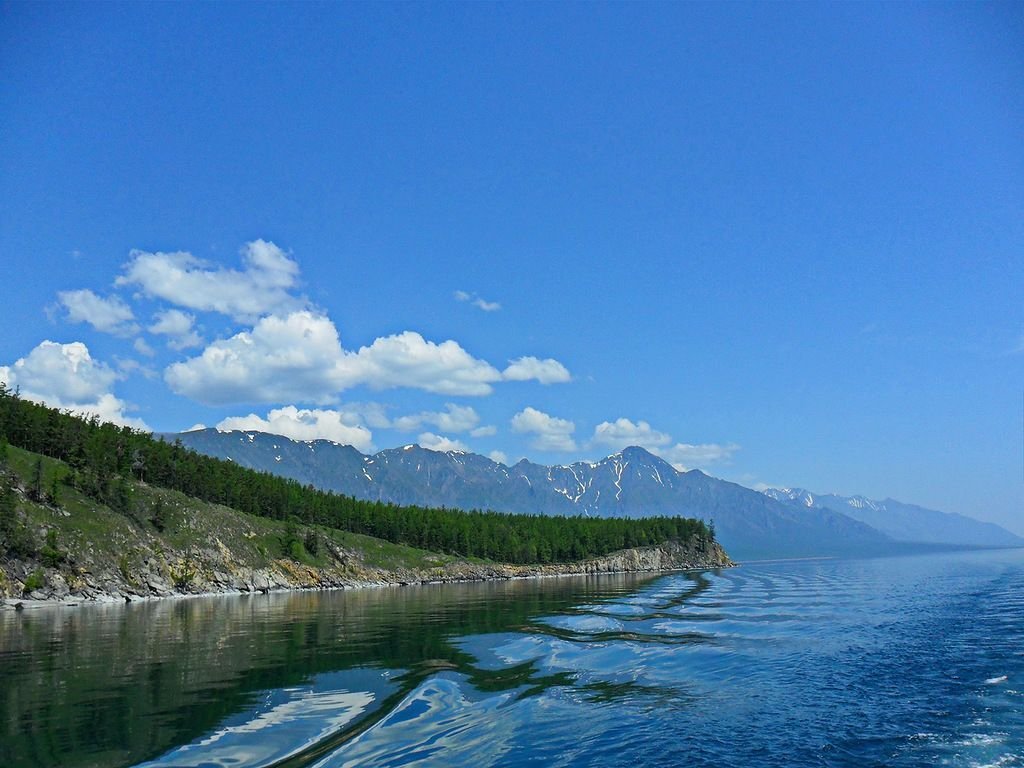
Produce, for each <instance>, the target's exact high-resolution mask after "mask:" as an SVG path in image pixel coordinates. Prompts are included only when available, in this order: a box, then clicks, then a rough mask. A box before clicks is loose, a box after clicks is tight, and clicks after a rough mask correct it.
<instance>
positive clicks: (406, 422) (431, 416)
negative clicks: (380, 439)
mask: <svg viewBox="0 0 1024 768" xmlns="http://www.w3.org/2000/svg"><path fill="white" fill-rule="evenodd" d="M479 423H480V417H479V416H478V415H477V412H476V411H475V410H473V408H472V407H471V406H468V405H465V406H462V405H455V404H454V403H446V404H445V407H444V410H443V411H421V412H420V413H416V414H413V415H410V416H400V417H398V418H397V419H395V420H394V421H392V422H391V427H392V428H393V429H397V430H400V431H402V432H415V431H417V430H418V429H420V428H422V427H423V426H424V425H425V424H431V425H433V426H435V427H437V428H438V429H440V430H441V431H442V432H467V431H469V430H471V429H473V428H474V427H476V425H477V424H479ZM474 432H475V430H474Z"/></svg>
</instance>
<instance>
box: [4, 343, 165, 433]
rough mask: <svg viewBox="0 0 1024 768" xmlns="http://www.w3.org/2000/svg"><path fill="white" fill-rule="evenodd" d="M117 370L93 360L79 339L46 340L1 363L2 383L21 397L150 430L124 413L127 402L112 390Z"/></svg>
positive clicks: (141, 422) (103, 419)
mask: <svg viewBox="0 0 1024 768" xmlns="http://www.w3.org/2000/svg"><path fill="white" fill-rule="evenodd" d="M116 379H117V373H115V372H114V371H113V370H112V369H111V368H110V367H109V366H107V365H105V364H104V363H102V362H100V361H98V360H94V359H93V358H92V356H91V355H90V354H89V348H88V347H86V345H85V344H83V343H82V342H80V341H74V342H71V343H70V344H59V343H57V342H55V341H43V342H41V343H40V344H39V345H38V346H37V347H36V348H35V349H33V350H32V351H31V352H30V353H29V354H28V355H27V356H25V357H23V358H21V359H19V360H18V361H17V362H15V363H14V364H13V365H9V366H6V365H5V366H0V382H3V383H4V384H6V385H7V386H8V387H9V388H11V389H14V388H18V389H19V390H20V392H21V396H22V397H24V398H26V399H28V400H34V401H36V402H40V403H46V404H47V405H49V406H52V407H54V408H60V409H66V410H70V411H73V412H75V413H80V414H84V415H88V416H98V417H99V418H100V419H101V420H102V421H109V422H113V423H114V424H119V425H122V426H129V427H134V428H135V429H148V427H147V426H146V424H145V422H143V421H142V420H141V419H136V418H130V417H128V416H127V415H126V414H125V411H126V410H128V405H127V403H125V402H124V401H123V400H120V399H118V398H117V397H115V396H114V394H113V393H112V392H111V391H110V388H111V387H112V386H113V383H114V381H115V380H116Z"/></svg>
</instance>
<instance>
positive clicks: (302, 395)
mask: <svg viewBox="0 0 1024 768" xmlns="http://www.w3.org/2000/svg"><path fill="white" fill-rule="evenodd" d="M343 358H344V353H343V351H342V349H341V344H340V342H339V341H338V331H337V329H336V328H335V327H334V323H332V322H331V321H330V320H329V319H328V318H326V317H323V316H321V315H315V314H313V313H312V312H308V311H303V312H293V313H292V314H290V315H287V316H286V317H278V316H276V315H271V316H269V317H264V318H262V319H260V321H259V322H257V323H256V325H255V327H254V328H253V329H252V331H251V332H249V331H247V332H243V333H239V334H236V335H235V336H232V337H231V338H228V339H222V340H219V341H215V342H213V343H212V344H210V345H209V346H208V347H206V349H204V350H203V352H202V354H201V355H199V356H198V357H193V358H191V359H189V360H186V361H184V362H180V363H174V364H173V365H171V366H169V367H168V368H167V370H166V371H165V372H164V380H165V381H166V382H167V385H168V386H169V387H170V388H171V389H172V390H173V391H174V392H176V393H177V394H179V395H185V396H186V397H190V398H192V399H193V400H197V401H199V402H201V403H208V404H214V405H226V404H229V403H280V402H289V401H291V402H304V403H316V404H324V403H328V402H331V401H332V400H333V399H334V397H335V395H336V393H337V392H338V390H339V389H341V388H342V378H343V377H342V374H341V372H340V370H339V369H340V366H341V363H342V360H343Z"/></svg>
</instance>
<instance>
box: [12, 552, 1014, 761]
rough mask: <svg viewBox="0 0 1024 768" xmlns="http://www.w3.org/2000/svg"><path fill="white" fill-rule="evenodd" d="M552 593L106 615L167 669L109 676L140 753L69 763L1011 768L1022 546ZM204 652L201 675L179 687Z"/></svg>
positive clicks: (533, 587)
mask: <svg viewBox="0 0 1024 768" xmlns="http://www.w3.org/2000/svg"><path fill="white" fill-rule="evenodd" d="M555 581H559V582H560V581H561V580H545V581H536V582H522V583H519V584H516V585H512V586H506V587H497V586H494V585H491V586H487V585H476V586H473V585H471V586H463V587H458V588H453V587H443V586H442V587H429V588H428V587H421V588H410V589H406V590H404V591H395V592H394V593H390V594H381V595H378V596H370V597H367V596H366V595H363V596H361V597H357V596H356V595H355V594H344V595H342V594H337V593H335V594H331V595H327V594H325V595H315V594H314V595H306V596H303V598H302V600H301V601H300V602H298V603H296V602H295V598H287V599H285V598H279V599H278V601H277V602H275V601H273V600H271V601H267V602H256V601H257V600H259V598H256V597H253V598H244V599H243V598H230V599H221V602H218V601H217V600H210V601H208V602H203V600H205V599H202V600H196V601H189V602H190V603H192V604H194V605H196V606H204V607H202V614H201V615H199V616H193V615H192V614H191V613H190V612H191V611H198V610H200V609H199V608H189V609H188V610H189V611H190V612H185V611H183V610H177V609H176V612H170V613H168V612H167V611H166V609H163V608H161V609H159V611H158V610H157V609H152V610H154V611H155V612H154V613H153V614H152V615H146V616H145V622H143V623H136V624H132V623H126V622H127V621H128V619H130V618H131V614H120V613H118V614H111V616H110V617H108V618H109V622H110V624H109V628H108V629H105V630H104V632H103V634H102V635H98V636H97V637H98V638H99V639H97V640H96V642H95V643H94V644H96V645H100V646H102V645H103V644H104V643H106V642H108V641H107V640H103V639H102V638H107V637H108V636H109V637H110V638H115V637H116V638H121V639H120V640H117V641H116V643H126V642H128V639H126V638H127V637H128V635H130V634H131V633H133V632H134V633H137V632H138V631H139V630H138V629H136V628H135V627H139V626H145V627H147V628H149V630H148V631H152V632H153V633H154V637H153V638H152V639H151V640H150V641H147V643H146V644H145V646H144V647H146V648H149V647H150V643H151V642H153V643H155V642H159V638H160V637H166V636H167V633H168V632H171V631H173V632H174V633H175V637H177V638H178V640H177V642H178V645H177V646H175V648H176V650H175V651H174V656H173V657H168V658H167V659H161V660H159V664H160V665H162V667H161V668H163V667H166V666H167V665H168V664H172V662H173V661H174V660H175V659H178V660H180V659H181V658H182V657H183V654H184V658H185V659H186V661H185V662H182V663H180V664H178V665H177V666H174V667H173V668H174V670H175V671H174V673H173V675H170V676H169V680H170V679H171V678H173V681H175V685H174V686H169V685H168V684H167V683H161V685H160V686H158V688H159V691H162V693H159V692H158V693H153V692H150V689H149V688H148V687H146V685H147V684H146V683H145V681H147V680H151V678H152V676H153V674H154V672H153V665H152V664H150V665H147V666H144V667H140V668H139V669H137V670H135V671H133V672H132V673H131V674H127V673H126V675H125V686H129V685H132V684H133V682H132V681H134V685H135V686H136V688H138V686H140V685H142V686H143V688H144V689H145V690H146V691H147V693H146V696H147V697H148V699H147V700H150V699H152V700H154V701H155V703H154V704H153V707H152V710H151V711H149V710H147V714H145V715H144V716H139V717H136V718H134V719H133V716H132V714H131V713H130V712H128V713H125V714H124V715H123V716H124V717H125V718H126V719H125V721H124V722H125V723H126V724H127V725H130V727H131V728H134V729H137V730H136V732H137V733H144V734H145V738H144V739H143V742H140V743H141V746H133V747H132V749H128V748H127V747H126V748H125V750H124V751H118V750H117V749H113V748H111V743H113V744H115V745H116V739H117V736H116V734H114V735H113V736H112V737H111V738H112V739H113V741H112V742H111V743H106V744H105V745H100V744H99V743H98V742H97V743H96V745H95V752H94V754H92V755H91V756H86V755H81V754H80V755H79V756H80V757H81V758H82V760H81V763H82V764H89V765H145V766H147V768H148V767H150V766H153V767H156V766H160V767H161V768H167V767H169V766H207V765H209V766H223V767H225V768H227V767H228V766H231V767H232V768H247V767H248V766H266V765H279V766H295V768H298V767H299V766H317V768H335V767H340V766H404V765H420V766H472V767H473V768H482V767H483V766H532V765H536V766H633V767H634V768H636V767H637V766H744V767H747V766H932V765H948V766H1024V551H1020V550H1005V551H990V552H968V553H944V554H932V555H926V556H924V555H921V556H908V557H898V558H897V557H892V558H877V559H861V560H805V561H785V562H764V563H747V564H744V565H743V566H741V567H738V568H732V569H723V570H719V571H709V572H693V573H674V574H668V575H663V576H658V577H655V578H652V579H647V580H643V579H633V580H628V579H627V580H623V579H622V578H618V579H617V577H612V578H611V579H610V580H607V581H604V582H602V581H601V580H599V579H598V580H593V579H591V580H588V581H587V582H586V583H581V584H577V585H573V584H571V583H568V582H566V583H565V584H554V582H555ZM245 600H249V601H250V602H244V601H245ZM231 601H235V602H231ZM238 606H244V611H245V612H244V613H242V614H239V610H240V609H239V608H238ZM119 610H121V609H119ZM160 611H163V612H160ZM140 615H142V614H137V616H140ZM225 617H231V618H230V619H228V618H225ZM115 619H116V620H115ZM90 621H91V620H90ZM87 623H88V622H87ZM91 624H95V625H100V626H106V625H105V624H103V622H98V621H91ZM19 626H20V625H19ZM183 626H184V627H185V628H186V630H183V629H182V627H183ZM115 627H116V628H117V631H116V632H115V631H114V628H115ZM13 631H18V626H15V625H11V624H9V623H8V624H7V625H0V637H2V636H3V634H2V633H3V632H7V633H8V635H7V636H8V637H10V636H11V635H10V633H11V632H13ZM21 631H24V626H22V627H21ZM213 631H219V632H220V633H221V635H220V636H217V637H216V638H215V641H211V639H210V633H211V632H213ZM67 634H68V633H67V631H66V630H64V629H62V630H60V631H58V630H57V629H55V628H50V629H49V630H48V632H47V633H46V637H47V638H48V642H49V644H50V646H49V647H51V648H54V647H57V646H56V645H55V643H57V644H58V645H59V647H61V648H65V649H69V648H72V649H73V648H77V647H78V646H77V645H76V643H79V640H75V639H74V638H71V639H69V638H68V637H67ZM79 634H80V632H79ZM77 636H78V634H76V637H77ZM54 638H57V640H55V639H54ZM189 638H195V639H189ZM199 638H201V639H199ZM109 642H112V643H114V642H115V641H113V640H110V641H109ZM217 648H222V649H226V650H225V651H224V654H225V655H224V657H223V658H222V659H221V660H220V661H218V662H217V663H216V664H213V665H211V668H213V669H219V670H220V671H219V672H218V673H217V674H213V673H211V672H209V671H207V672H201V670H202V669H203V663H204V659H210V658H211V655H212V656H216V654H217V653H218V651H217V650H216V649H217ZM250 648H251V649H252V651H251V652H252V653H253V657H252V658H251V659H246V658H245V657H244V654H245V653H247V652H249V651H246V650H245V649H250ZM239 649H241V650H239ZM66 652H68V651H66ZM20 653H21V656H20V657H19V658H20V659H21V663H28V661H31V660H36V661H37V660H38V659H39V657H40V652H39V651H38V650H36V651H32V652H30V651H29V650H26V649H25V648H22V649H21V651H20ZM131 653H132V654H135V655H137V654H138V653H139V651H138V650H137V647H136V646H131ZM76 654H77V651H76ZM240 654H241V656H240ZM10 658H12V657H10V656H8V657H7V659H10ZM74 658H75V659H76V660H77V661H75V664H77V665H80V664H87V663H89V662H87V661H84V660H82V659H79V658H78V656H77V655H75V657H74ZM102 659H103V657H102V655H100V657H99V658H98V661H97V663H102ZM257 659H258V663H257ZM5 660H6V659H5ZM33 663H34V662H33ZM154 663H157V660H154ZM75 664H69V668H70V667H72V666H73V667H74V668H75V669H79V668H80V666H75ZM44 666H45V665H44ZM257 666H259V667H260V669H259V670H258V671H259V675H257V676H255V677H254V674H255V672H254V669H255V668H256V667H257ZM229 667H230V669H229ZM26 674H27V673H26ZM47 674H49V675H51V678H50V679H58V678H60V677H61V676H68V675H70V674H71V673H70V671H67V670H65V671H61V670H60V668H59V665H58V668H57V669H56V670H54V669H50V670H49V671H48V672H47ZM190 674H191V675H193V676H194V677H195V680H193V681H191V682H190V681H189V679H188V677H189V675H190ZM281 675H284V677H281ZM26 680H27V678H26ZM260 681H264V683H269V684H262V685H261V683H260ZM275 681H276V682H275ZM282 681H284V682H287V684H283V683H282ZM111 690H113V691H115V693H113V694H112V693H111V691H109V690H106V689H104V690H103V692H102V695H103V696H104V697H106V698H109V697H111V696H113V695H116V691H117V690H119V689H117V688H114V689H111ZM87 693H88V692H87ZM126 695H127V694H126ZM160 696H163V697H164V701H159V697H160ZM225 697H228V699H230V702H229V704H224V706H223V707H222V709H217V707H216V705H217V704H219V703H223V701H224V700H225ZM232 697H233V698H232ZM9 701H10V698H8V702H9ZM11 706H12V705H10V704H8V710H10V711H9V712H8V713H7V726H8V727H7V730H6V731H5V734H6V736H5V738H8V739H11V741H10V744H12V745H16V746H17V750H16V751H15V752H13V753H12V754H14V755H15V757H16V758H17V759H15V760H14V763H15V764H19V762H18V761H19V760H20V761H21V763H20V764H25V765H28V764H30V762H29V759H30V758H29V757H26V755H32V754H34V755H36V756H39V755H43V757H45V754H44V751H45V750H41V747H40V744H41V743H42V742H43V741H45V739H43V738H42V737H40V736H39V735H38V734H44V735H45V734H48V733H51V732H52V733H53V740H54V742H55V744H57V746H55V747H53V749H55V750H58V751H57V752H54V753H53V755H55V757H54V761H53V762H52V763H48V762H47V760H45V759H42V758H40V762H38V763H37V764H40V765H43V764H65V763H67V762H68V761H66V760H65V759H64V758H63V757H61V755H62V754H65V755H66V753H67V752H68V751H70V750H71V748H70V747H69V748H68V749H66V750H65V752H64V753H60V752H59V749H60V744H61V741H60V739H61V738H62V737H61V736H60V734H59V732H58V730H57V727H56V725H54V724H48V723H47V721H46V720H45V714H43V713H41V710H40V709H39V708H38V707H36V708H32V707H24V708H23V711H22V712H21V713H20V714H17V719H18V722H19V723H25V722H26V718H28V721H31V723H32V729H33V730H32V733H34V734H36V735H35V736H33V738H32V739H31V740H30V741H29V742H26V743H25V744H21V743H19V742H16V741H15V739H16V731H15V730H12V729H11V726H10V723H11V722H13V719H15V713H13V710H12V709H11ZM77 709H78V708H76V711H77ZM200 712H202V713H204V715H205V717H206V719H205V720H200V719H199V718H198V713H200ZM65 719H67V718H66V717H65ZM157 726H159V728H163V730H162V731H161V730H154V729H156V728H157ZM19 727H21V726H20V725H19ZM140 729H141V730H140ZM146 729H150V730H146ZM168 729H170V730H168ZM146 740H148V741H146ZM85 743H86V742H77V744H78V746H76V747H75V749H77V750H78V751H79V753H80V752H81V751H82V750H84V749H86V747H83V746H81V745H82V744H85ZM89 743H92V742H89ZM147 745H148V746H147ZM101 747H102V748H101ZM89 748H90V749H91V748H92V747H89ZM147 749H148V750H149V752H150V754H148V756H147V757H146V759H144V760H139V759H138V756H139V754H140V752H139V750H142V751H143V752H145V750H147ZM133 750H134V751H133ZM70 762H78V761H70Z"/></svg>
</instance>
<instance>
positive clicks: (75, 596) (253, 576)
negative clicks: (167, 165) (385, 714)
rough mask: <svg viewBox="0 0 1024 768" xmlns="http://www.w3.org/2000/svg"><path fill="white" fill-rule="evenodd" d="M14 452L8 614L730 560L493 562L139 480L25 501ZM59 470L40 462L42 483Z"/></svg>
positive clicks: (5, 527)
mask: <svg viewBox="0 0 1024 768" xmlns="http://www.w3.org/2000/svg"><path fill="white" fill-rule="evenodd" d="M9 454H10V462H11V464H12V465H13V469H14V474H13V475H12V476H13V477H14V478H15V479H16V482H15V483H14V485H13V486H10V487H9V488H8V490H7V502H8V503H7V506H8V507H12V508H13V510H12V509H8V511H7V513H6V516H5V517H0V524H2V525H0V534H2V535H3V538H2V539H0V545H2V546H0V601H2V604H6V605H8V606H10V605H14V604H16V603H18V602H24V601H33V602H44V601H82V600H117V601H124V600H129V601H131V600H135V599H140V598H151V597H165V596H170V595H184V594H204V593H231V592H242V593H244V592H257V591H262V592H266V591H271V590H279V589H326V588H346V587H363V586H377V585H380V586H383V585H393V584H415V583H423V582H454V581H476V580H483V579H511V578H525V577H540V576H556V575H563V574H595V573H611V572H641V571H664V570H679V569H689V568H715V567H721V566H725V565H729V564H730V562H729V558H728V557H727V556H726V554H725V553H724V552H723V551H722V549H721V547H719V546H718V544H717V543H715V542H710V541H706V540H702V539H699V538H696V537H693V538H691V539H689V540H687V542H686V543H685V544H682V545H681V544H673V543H666V544H663V545H661V546H652V547H643V548H637V549H628V550H622V551H619V552H613V553H611V554H609V555H605V556H602V557H596V558H591V559H588V560H585V561H581V562H572V563H563V564H546V565H540V564H536V565H508V564H500V563H494V562H489V561H481V560H474V559H470V558H462V557H456V556H454V555H448V554H442V553H438V552H428V551H424V550H421V549H415V548H413V547H409V546H405V545H401V544H394V543H390V542H387V541H383V540H381V539H376V538H372V537H370V536H364V535H360V534H356V533H350V532H345V531H340V530H336V529H332V528H326V527H322V526H313V525H304V524H298V523H296V522H295V521H292V522H289V523H286V522H283V521H279V520H271V519H268V518H266V517H259V516H253V515H248V514H245V513H242V512H239V511H237V510H234V509H230V508H228V507H224V506H220V505H217V504H210V503H207V502H203V501H201V500H198V499H196V498H194V497H189V496H185V495H183V494H181V493H178V492H175V491H168V490H166V489H163V488H158V487H154V486H149V485H146V484H145V483H134V484H133V485H132V487H131V497H130V500H129V501H130V503H126V504H125V505H124V508H123V509H122V510H121V511H115V510H114V509H113V508H111V507H110V506H107V505H104V504H102V503H99V502H97V501H96V500H95V499H93V498H91V497H87V496H85V495H83V494H82V493H81V492H79V491H77V490H76V489H74V488H72V487H62V488H60V487H56V485H54V490H52V491H51V492H50V493H48V494H43V495H40V494H38V493H30V492H29V490H28V486H27V482H26V481H25V480H24V478H25V477H27V476H29V474H30V473H31V471H32V470H31V468H32V466H33V464H35V463H37V462H38V461H39V460H38V459H37V458H36V457H35V455H34V454H28V453H25V452H23V451H19V450H16V449H13V448H12V449H10V451H9ZM55 468H56V464H55V463H54V462H53V461H52V460H45V461H44V462H43V465H42V470H43V475H44V477H45V476H46V473H47V472H49V473H50V475H51V476H53V473H54V471H55ZM44 487H50V486H49V485H45V484H44ZM12 502H13V504H12ZM3 553H6V555H4V554H3Z"/></svg>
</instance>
